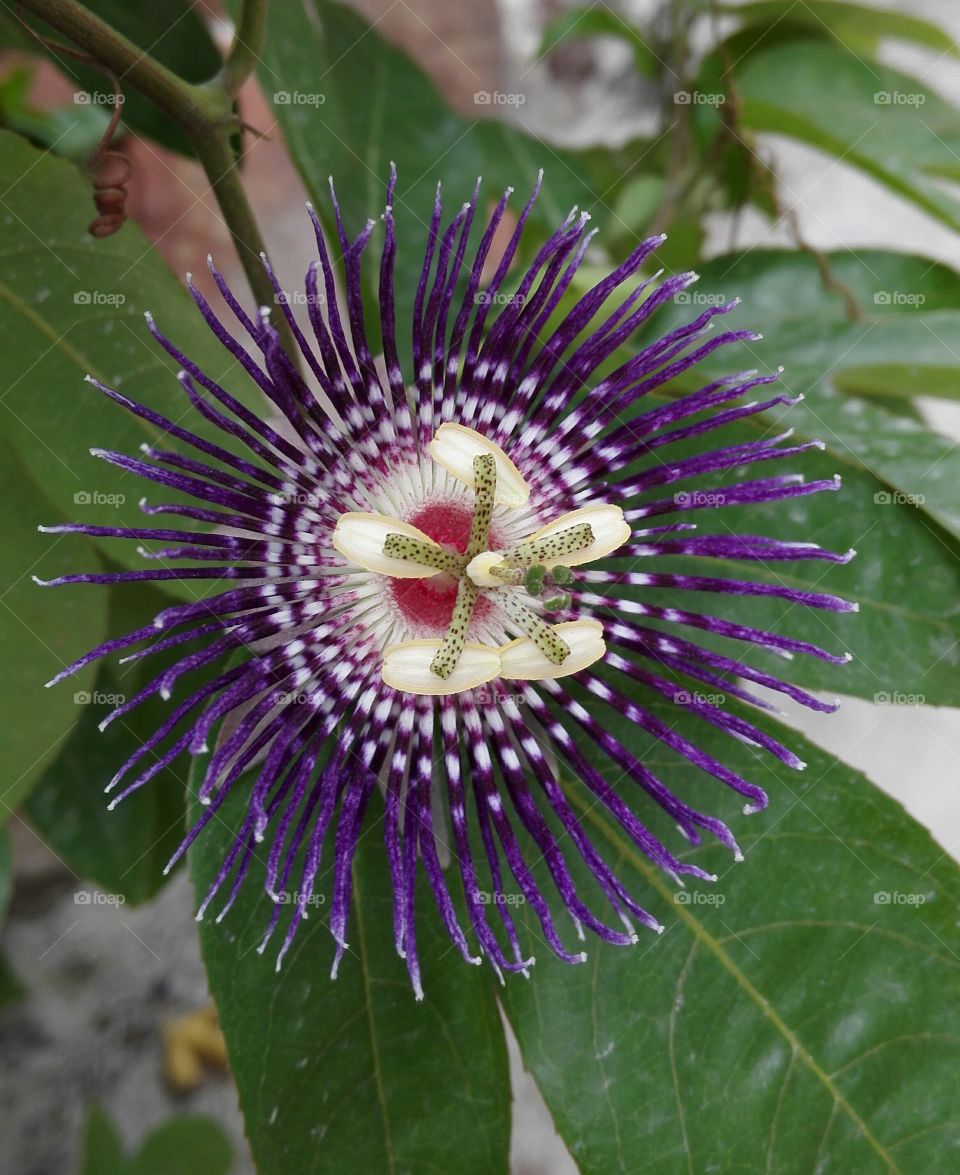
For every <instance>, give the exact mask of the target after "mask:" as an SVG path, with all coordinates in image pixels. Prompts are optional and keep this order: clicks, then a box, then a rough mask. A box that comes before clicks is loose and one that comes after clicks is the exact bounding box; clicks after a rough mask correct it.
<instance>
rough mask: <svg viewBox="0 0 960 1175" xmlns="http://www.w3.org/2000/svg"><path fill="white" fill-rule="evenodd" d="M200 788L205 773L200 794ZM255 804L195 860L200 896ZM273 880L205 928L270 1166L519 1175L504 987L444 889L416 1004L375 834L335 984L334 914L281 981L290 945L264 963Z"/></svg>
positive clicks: (302, 943)
mask: <svg viewBox="0 0 960 1175" xmlns="http://www.w3.org/2000/svg"><path fill="white" fill-rule="evenodd" d="M198 762H199V763H200V764H201V765H202V760H200V761H198ZM200 778H202V774H201V775H199V776H198V775H197V773H196V772H194V774H193V776H192V779H191V790H192V791H194V792H195V790H196V785H197V784H198V783H199V779H200ZM247 792H248V788H247V787H243V786H241V787H240V788H239V789H238V794H237V796H235V797H233V796H232V797H231V799H230V801H229V802H228V804H226V805H224V808H222V809H221V811H220V814H221V815H222V820H218V821H217V820H215V821H213V822H212V823H211V824H210V825H209V826H208V828H207V830H206V831H205V832H204V834H203V836H202V837H201V838H200V840H199V841H198V842H197V845H196V847H195V849H194V850H192V852H191V858H192V860H191V870H192V872H193V876H194V881H195V883H196V886H197V890H198V893H199V894H200V895H202V894H204V893H205V892H206V889H207V886H208V885H209V883H210V881H211V879H212V877H213V876H214V875H215V873H216V871H217V868H218V866H219V863H220V861H221V859H222V857H223V856H224V854H225V853H226V851H227V850H228V848H229V846H230V843H231V834H230V827H233V826H235V824H236V821H237V819H238V817H239V816H240V815H241V813H242V807H241V805H242V803H244V802H245V800H246V796H247ZM237 801H239V803H238V802H237ZM376 802H377V803H378V804H379V802H380V800H379V797H377V798H376ZM330 851H331V852H332V848H331V849H330ZM262 869H263V865H262V862H256V861H255V862H254V864H253V866H252V868H251V876H250V877H249V878H248V880H247V882H246V883H245V885H244V888H243V890H242V891H241V895H240V898H239V899H238V901H237V904H236V906H235V907H234V908H233V909H232V910H231V912H230V913H229V914H228V916H227V918H226V920H225V921H224V922H223V923H221V924H219V925H217V924H216V923H215V922H214V921H213V919H212V918H208V919H207V920H206V921H204V922H203V923H201V926H200V939H201V946H202V948H203V955H204V960H205V962H206V966H207V974H208V976H209V980H210V989H211V991H212V992H213V995H214V998H215V999H216V1001H217V1007H218V1010H219V1014H220V1024H221V1027H222V1028H223V1031H224V1035H225V1036H226V1039H227V1047H228V1049H229V1054H230V1067H231V1071H232V1072H233V1075H234V1077H235V1079H236V1082H237V1086H238V1088H239V1091H240V1105H241V1108H242V1110H243V1114H244V1118H245V1120H246V1128H247V1136H248V1138H249V1139H250V1145H251V1147H252V1148H253V1153H254V1157H255V1159H256V1162H257V1166H258V1169H259V1170H260V1171H263V1172H281V1171H283V1172H286V1171H298V1172H307V1171H319V1170H327V1169H331V1170H332V1169H342V1170H348V1171H391V1172H395V1173H397V1175H399V1173H401V1172H417V1173H419V1172H421V1171H449V1170H453V1169H456V1168H460V1167H465V1168H470V1169H475V1170H477V1171H483V1172H484V1173H485V1175H486V1173H487V1172H490V1175H495V1173H496V1172H506V1170H507V1150H508V1143H509V1132H510V1085H509V1075H508V1069H507V1058H506V1047H505V1044H504V1039H503V1032H502V1028H501V1025H500V1021H499V1016H498V1012H497V1005H496V1001H495V998H494V992H493V989H492V985H491V983H490V981H489V976H488V975H487V974H485V973H483V972H480V971H478V970H475V969H474V968H472V967H467V966H465V964H464V963H463V960H462V959H461V958H460V956H459V954H457V952H456V951H455V950H452V949H451V945H450V942H449V940H448V939H447V938H446V936H445V934H444V932H443V931H442V929H441V926H440V920H439V916H438V914H437V913H436V910H435V908H434V906H433V901H432V898H431V896H430V894H429V891H428V890H426V889H425V888H422V889H420V890H418V894H417V903H418V909H419V910H420V917H419V918H418V928H417V941H418V944H419V949H420V952H421V956H422V958H423V961H424V987H425V990H426V997H425V999H424V1001H423V1002H422V1003H417V1002H416V1001H415V1000H414V997H413V993H412V990H411V988H410V985H409V982H408V980H407V975H406V971H405V969H404V966H403V963H402V962H401V960H400V959H398V958H397V956H396V953H395V952H394V949H393V932H392V920H391V889H390V877H389V871H388V869H387V867H386V853H385V849H384V848H383V843H382V836H380V835H379V834H378V828H377V827H376V826H375V825H374V826H373V827H371V829H370V831H369V833H368V835H367V836H366V837H365V838H364V840H363V842H362V843H361V846H360V850H359V852H358V855H357V861H356V863H355V866H354V900H353V910H352V915H351V925H350V931H349V941H350V945H351V950H350V951H348V952H347V955H346V956H345V958H344V960H343V963H342V965H341V968H340V976H339V978H338V979H337V980H335V981H334V980H331V979H330V978H329V974H330V966H331V962H332V958H333V941H332V938H331V936H330V933H329V930H328V929H327V927H326V925H325V923H326V919H325V918H324V917H323V906H322V905H320V906H318V907H317V908H316V909H315V910H314V911H313V912H312V913H311V916H310V918H309V920H308V921H307V922H305V923H304V924H303V925H302V926H301V928H300V931H299V933H298V935H297V938H296V941H295V944H294V946H293V947H292V949H291V950H290V953H289V955H288V956H287V958H286V959H285V961H284V964H283V969H282V970H281V971H280V973H279V974H277V973H275V971H274V966H273V958H272V954H273V952H274V951H275V949H276V946H279V943H277V944H276V946H275V945H273V944H271V949H270V951H269V952H268V953H267V954H266V955H265V956H261V955H258V954H257V953H256V952H255V950H254V947H255V946H256V945H257V944H258V943H259V941H260V939H261V938H262V936H263V933H264V930H265V928H266V925H267V922H268V920H269V918H270V915H271V913H272V911H273V908H274V907H273V904H272V903H271V901H270V900H269V899H268V898H267V896H266V895H265V894H264V892H263V887H262ZM282 927H283V920H282V921H281V929H279V930H278V932H277V933H278V935H279V934H281V933H282Z"/></svg>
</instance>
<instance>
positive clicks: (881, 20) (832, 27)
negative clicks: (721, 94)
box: [717, 0, 957, 60]
mask: <svg viewBox="0 0 960 1175" xmlns="http://www.w3.org/2000/svg"><path fill="white" fill-rule="evenodd" d="M717 8H718V10H719V11H721V12H723V13H725V14H726V15H728V16H734V17H736V19H737V21H738V22H739V23H741V24H743V25H746V26H748V32H747V33H746V34H741V40H742V42H743V43H744V45H747V44H749V43H750V41H751V40H752V42H753V44H754V46H755V47H756V48H759V47H760V46H762V45H764V43H765V41H766V36H767V35H768V34H769V33H771V32H775V33H777V34H778V35H779V34H782V33H783V32H784V31H786V30H789V31H790V32H791V33H794V32H795V30H798V29H799V30H802V31H803V33H805V34H806V35H808V36H809V35H810V34H811V33H813V34H815V35H818V36H830V37H834V38H836V40H838V41H840V42H841V44H843V45H845V46H846V47H847V48H848V49H853V50H855V51H856V52H858V53H864V54H868V55H869V54H873V53H875V52H876V51H877V48H878V46H879V43H880V42H881V40H884V39H886V38H890V39H893V40H898V41H910V42H912V43H913V44H915V45H922V46H924V48H927V49H936V50H937V51H938V52H939V53H944V54H945V53H953V54H956V53H957V45H956V43H955V42H954V40H953V38H952V37H951V36H950V35H949V33H946V32H945V31H944V30H943V29H942V28H940V27H939V26H938V25H935V24H932V23H931V22H930V21H927V20H922V19H921V18H920V17H917V16H912V15H911V14H909V13H906V12H896V11H893V10H891V9H887V8H877V7H876V6H875V5H872V4H871V5H865V4H846V3H842V2H841V0H804V2H803V3H802V4H796V3H791V0H750V2H749V3H747V4H720V5H718V6H717ZM761 30H762V32H761ZM734 60H736V58H734Z"/></svg>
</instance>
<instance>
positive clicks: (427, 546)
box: [383, 533, 467, 576]
mask: <svg viewBox="0 0 960 1175" xmlns="http://www.w3.org/2000/svg"><path fill="white" fill-rule="evenodd" d="M383 553H384V554H385V555H388V556H389V557H390V558H391V559H404V560H407V561H409V562H411V563H420V564H422V565H423V566H424V567H435V568H436V569H437V571H446V572H449V574H450V575H456V576H460V575H462V574H463V569H464V568H465V567H466V565H467V561H466V559H464V557H463V556H462V555H458V554H456V552H455V551H446V550H444V548H443V547H440V546H437V544H436V543H425V542H424V541H423V539H415V538H413V537H412V536H411V535H406V534H396V533H391V534H388V535H387V537H386V539H385V540H384V543H383Z"/></svg>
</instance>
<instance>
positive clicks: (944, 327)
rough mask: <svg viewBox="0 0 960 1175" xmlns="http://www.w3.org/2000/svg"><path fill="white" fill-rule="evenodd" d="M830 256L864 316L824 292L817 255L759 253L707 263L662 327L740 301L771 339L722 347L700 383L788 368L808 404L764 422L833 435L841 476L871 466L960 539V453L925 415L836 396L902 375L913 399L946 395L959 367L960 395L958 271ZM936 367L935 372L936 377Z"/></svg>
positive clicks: (887, 257)
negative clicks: (713, 304)
mask: <svg viewBox="0 0 960 1175" xmlns="http://www.w3.org/2000/svg"><path fill="white" fill-rule="evenodd" d="M827 260H828V262H829V265H830V270H831V273H832V275H833V277H834V279H835V280H836V282H838V283H840V285H842V286H843V287H844V288H845V289H846V290H847V291H848V293H849V294H850V295H852V296H853V298H854V299H855V300H856V302H857V303H858V305H859V307H860V311H861V314H862V319H861V320H860V321H850V319H849V318H848V317H847V316H846V313H845V303H844V300H843V298H842V296H841V295H840V294H839V293H838V292H837V291H836V290H835V289H834V290H831V289H828V288H827V287H825V285H824V283H823V280H822V278H821V275H820V272H819V270H818V267H817V264H816V262H815V261H814V259H813V258H812V257H808V256H806V255H805V254H801V253H792V252H787V251H780V250H763V249H757V250H753V251H751V252H747V253H741V254H728V255H724V256H721V257H716V258H714V259H712V260H711V261H709V262H707V263H705V264H704V265H703V266H701V267H700V270H699V271H700V275H701V278H700V281H699V282H698V283H697V286H696V287H694V288H693V289H692V290H690V291H688V293H687V295H686V296H685V297H686V299H687V300H686V301H680V303H679V304H678V305H675V306H672V307H670V308H669V309H667V310H666V311H665V312H664V313H663V314H662V315H658V317H657V323H656V325H657V329H658V330H660V329H665V328H668V327H670V326H672V325H676V324H677V323H679V322H681V321H687V320H689V319H690V318H691V317H692V316H693V314H694V313H696V312H698V311H699V310H701V309H703V305H704V303H703V302H698V299H713V298H719V299H723V298H724V297H726V298H728V299H729V298H731V297H733V296H738V297H741V298H742V299H743V307H742V309H741V310H739V311H737V313H736V325H737V326H738V327H741V326H749V327H750V328H752V329H755V330H757V331H760V332H762V333H763V336H764V337H763V338H762V339H761V340H759V341H758V342H751V343H749V344H742V345H740V344H738V345H737V346H736V347H732V348H731V347H725V348H722V349H721V350H720V351H719V352H717V353H716V354H715V356H713V357H711V358H710V359H709V360H707V362H706V363H705V364H704V365H703V366H702V367H701V368H698V370H697V372H696V381H697V382H698V385H699V383H702V382H703V380H702V378H701V376H702V375H703V374H708V375H712V374H719V373H721V372H725V371H732V370H737V368H738V367H739V366H742V367H758V368H760V369H761V370H769V371H774V370H776V368H777V367H778V366H779V365H781V364H782V365H783V366H784V367H785V369H786V370H785V371H784V375H783V380H782V383H783V384H784V385H785V386H786V387H787V388H789V389H790V391H792V392H794V393H803V395H804V396H805V397H806V399H805V400H804V402H803V403H801V404H798V405H796V406H795V407H793V408H791V409H789V410H788V411H786V412H784V413H782V414H778V413H777V412H773V413H770V414H768V415H767V416H766V417H765V418H764V422H763V427H765V428H766V427H769V421H770V420H771V419H774V420H776V419H777V418H778V415H782V418H783V419H782V422H783V423H784V424H789V426H790V427H793V428H795V429H796V430H797V433H798V434H799V435H801V436H803V437H804V438H811V437H819V438H821V439H822V440H823V441H825V442H826V444H827V445H828V446H829V448H830V451H831V455H832V456H833V457H834V458H835V460H837V461H838V462H839V463H840V466H841V469H840V471H841V472H843V467H850V466H855V467H860V468H861V469H864V470H867V471H868V472H870V473H872V474H873V475H874V476H875V477H876V478H877V480H878V482H880V483H881V484H880V485H879V486H878V490H881V491H882V490H888V491H892V492H894V493H897V494H899V495H901V496H903V497H906V498H908V499H909V504H908V508H909V509H911V510H914V512H917V511H919V513H920V514H921V515H926V516H928V517H929V519H930V520H933V521H934V522H936V523H938V524H939V526H942V527H944V528H946V529H947V530H949V531H951V532H952V533H953V534H954V535H960V502H958V497H957V493H956V486H957V484H958V482H960V450H958V449H957V447H956V446H955V445H954V444H953V443H952V442H951V441H950V440H948V439H947V438H946V437H942V436H938V435H937V434H936V433H934V432H932V431H931V430H930V429H928V428H927V427H925V426H924V424H923V423H922V422H921V421H919V420H917V419H915V418H912V417H910V416H906V415H904V414H902V413H895V414H893V413H890V412H888V411H887V410H886V409H885V407H884V406H883V405H882V404H878V403H872V402H870V401H868V400H863V399H860V398H850V397H847V396H844V395H841V394H840V392H839V391H838V389H840V388H843V389H846V390H852V388H855V389H856V390H858V391H874V390H876V391H878V392H880V393H881V394H889V392H890V390H891V388H892V387H893V386H894V385H895V384H897V383H898V382H899V383H901V385H902V388H903V394H904V395H922V394H928V393H939V394H942V393H943V391H944V388H945V385H946V373H947V372H951V373H952V375H951V376H950V380H949V386H950V391H951V394H952V395H956V394H957V392H958V390H960V358H958V354H957V348H956V346H955V341H956V339H957V337H958V335H960V275H957V274H956V273H955V272H954V271H953V270H951V269H948V268H947V267H946V266H944V265H939V264H937V263H936V262H932V261H930V260H929V259H928V258H925V257H915V256H909V255H904V254H899V253H884V252H880V251H878V250H868V251H864V252H858V253H831V254H829V255H828V258H827ZM732 321H733V320H732V319H730V318H728V319H727V320H726V323H727V324H730V323H731V322H732ZM928 370H932V371H933V372H934V373H935V375H934V378H933V379H932V380H929V381H928V379H927V378H926V374H925V373H926V372H927V371H928ZM878 373H879V374H878Z"/></svg>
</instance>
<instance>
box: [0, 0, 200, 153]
mask: <svg viewBox="0 0 960 1175" xmlns="http://www.w3.org/2000/svg"><path fill="white" fill-rule="evenodd" d="M84 6H85V7H86V8H89V9H91V10H92V11H93V12H94V13H96V15H97V16H99V17H100V18H101V19H102V20H104V21H106V22H107V24H109V25H110V26H111V27H112V28H114V29H116V30H117V32H119V33H122V34H123V36H125V37H127V38H128V39H129V40H131V41H132V42H133V43H134V44H135V45H137V46H139V48H141V49H142V50H143V51H144V52H145V53H149V54H150V56H151V57H152V58H154V60H156V61H159V62H160V64H161V65H165V66H166V67H167V68H168V69H171V70H173V72H174V73H176V74H179V76H180V77H182V78H184V79H185V80H186V81H188V82H203V81H206V80H207V79H208V78H211V77H213V76H214V74H215V73H216V72H217V70H219V68H220V65H221V57H220V53H219V52H218V50H217V47H216V45H215V44H214V43H213V39H212V37H211V36H210V33H209V31H208V29H207V26H206V24H205V23H204V21H203V19H202V18H201V15H200V13H201V10H199V9H197V8H196V7H195V6H194V5H193V4H191V3H190V2H189V0H154V2H153V3H151V4H128V3H126V0H86V3H85V5H84ZM30 23H31V24H32V25H34V26H35V27H36V28H37V30H38V31H41V32H42V33H43V35H44V36H46V37H48V38H50V39H52V40H53V41H54V42H61V43H62V41H63V37H62V36H61V35H60V34H59V33H57V32H56V31H55V30H54V29H52V28H50V26H49V25H46V24H43V22H40V21H33V20H31V22H30ZM0 44H3V45H4V46H11V47H14V48H17V49H20V50H21V51H26V52H33V53H42V54H43V55H44V56H46V57H48V58H49V59H50V60H51V61H52V62H53V63H54V64H55V65H56V66H57V67H58V68H59V69H60V70H62V71H63V72H64V73H65V74H66V76H67V78H68V79H70V80H72V81H73V82H75V84H76V86H77V93H78V94H80V95H88V96H90V99H91V100H90V101H89V102H88V103H84V102H82V101H78V102H77V105H76V106H75V110H76V114H77V117H78V118H79V117H82V112H83V111H85V110H89V109H90V107H91V106H93V105H101V104H102V109H105V110H108V111H110V112H111V113H112V112H113V105H112V102H113V83H112V82H111V81H110V79H109V78H108V77H107V76H106V75H105V74H104V73H102V72H101V71H100V70H97V69H95V68H93V67H92V66H89V65H85V64H82V63H81V62H78V61H74V60H73V59H72V58H70V57H68V56H67V55H66V54H64V53H61V52H59V51H58V50H57V49H56V48H55V47H54V48H50V49H46V48H44V47H43V46H41V45H40V44H39V43H38V42H37V41H36V40H34V39H33V38H32V37H29V36H28V35H27V34H26V33H25V32H24V31H23V28H22V26H21V25H20V23H19V22H18V21H17V20H15V19H14V17H13V16H12V15H11V14H9V13H4V14H3V17H2V18H0ZM120 86H121V90H122V92H123V97H124V103H123V124H124V125H125V126H127V127H129V128H130V129H131V130H133V131H136V132H137V133H138V134H141V135H145V136H146V137H147V138H150V139H155V140H156V141H157V142H158V143H162V144H163V145H164V146H165V147H169V148H170V149H171V150H173V151H180V152H181V153H183V154H186V155H192V154H193V152H192V150H191V148H190V146H189V144H188V143H187V140H186V138H185V137H184V134H183V132H182V131H181V130H179V128H178V127H176V126H175V125H174V123H173V122H172V121H171V120H170V117H169V115H167V114H165V113H164V112H163V111H161V110H159V109H158V108H157V107H156V106H154V105H153V103H152V102H149V101H148V100H147V99H146V98H144V97H143V96H142V95H141V94H140V93H139V92H138V91H137V90H136V89H135V88H134V87H133V86H131V85H128V84H126V83H125V82H124V79H122V78H121V79H120Z"/></svg>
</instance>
